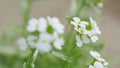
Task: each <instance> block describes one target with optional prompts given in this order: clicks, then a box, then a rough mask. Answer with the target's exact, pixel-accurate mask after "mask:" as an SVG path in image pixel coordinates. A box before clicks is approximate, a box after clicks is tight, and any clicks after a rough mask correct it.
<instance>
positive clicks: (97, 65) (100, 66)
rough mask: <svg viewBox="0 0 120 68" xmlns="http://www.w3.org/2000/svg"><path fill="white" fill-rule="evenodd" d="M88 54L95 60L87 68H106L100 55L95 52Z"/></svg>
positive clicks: (104, 61)
mask: <svg viewBox="0 0 120 68" xmlns="http://www.w3.org/2000/svg"><path fill="white" fill-rule="evenodd" d="M90 54H91V55H92V56H93V57H94V58H95V61H94V64H93V65H89V68H108V64H109V63H108V62H106V60H104V59H103V58H101V56H100V54H99V53H98V52H96V51H90Z"/></svg>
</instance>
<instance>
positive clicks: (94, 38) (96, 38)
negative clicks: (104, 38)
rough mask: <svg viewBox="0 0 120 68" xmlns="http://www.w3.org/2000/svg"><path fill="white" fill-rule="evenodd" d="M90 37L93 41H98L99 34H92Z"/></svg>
mask: <svg viewBox="0 0 120 68" xmlns="http://www.w3.org/2000/svg"><path fill="white" fill-rule="evenodd" d="M90 38H91V40H92V42H96V41H97V40H98V37H97V36H91V37H90Z"/></svg>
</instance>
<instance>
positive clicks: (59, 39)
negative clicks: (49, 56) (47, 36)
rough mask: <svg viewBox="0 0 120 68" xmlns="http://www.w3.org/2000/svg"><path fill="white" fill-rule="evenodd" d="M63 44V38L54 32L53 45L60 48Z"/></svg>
mask: <svg viewBox="0 0 120 68" xmlns="http://www.w3.org/2000/svg"><path fill="white" fill-rule="evenodd" d="M63 44H64V40H63V38H62V37H59V36H58V34H57V33H56V32H55V33H54V35H53V45H54V47H55V48H56V49H58V50H61V49H62V46H63Z"/></svg>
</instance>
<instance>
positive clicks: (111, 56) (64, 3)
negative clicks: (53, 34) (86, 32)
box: [0, 0, 120, 68]
mask: <svg viewBox="0 0 120 68" xmlns="http://www.w3.org/2000/svg"><path fill="white" fill-rule="evenodd" d="M119 3H120V0H105V2H104V7H103V8H102V10H103V12H104V14H103V15H102V16H100V15H98V14H96V13H95V12H94V11H92V10H91V11H90V15H92V16H94V17H97V19H99V20H100V22H101V24H100V29H101V31H102V35H101V40H102V41H103V42H104V43H105V47H104V49H103V51H102V55H103V56H104V57H105V58H107V60H108V61H109V63H110V68H119V67H120V19H119V18H120V13H119V12H120V4H119ZM69 8H70V0H45V1H41V2H34V3H33V4H32V9H31V10H32V11H31V18H33V17H35V18H39V17H42V16H43V17H46V16H48V15H49V16H56V17H59V18H60V19H62V20H63V21H64V20H65V19H66V18H65V17H66V16H68V14H69ZM99 20H98V21H99ZM10 23H13V24H14V23H18V24H20V25H21V23H22V15H21V0H0V32H2V31H3V30H4V28H5V26H6V25H7V24H10ZM64 24H65V23H64Z"/></svg>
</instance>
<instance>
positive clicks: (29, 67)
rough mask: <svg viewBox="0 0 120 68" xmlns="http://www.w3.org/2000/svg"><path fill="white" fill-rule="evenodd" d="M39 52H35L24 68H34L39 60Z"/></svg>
mask: <svg viewBox="0 0 120 68" xmlns="http://www.w3.org/2000/svg"><path fill="white" fill-rule="evenodd" d="M37 54H38V50H35V49H34V50H33V51H32V53H31V55H30V56H29V58H28V60H27V62H26V63H25V64H24V68H34V63H35V60H36V58H37Z"/></svg>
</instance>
